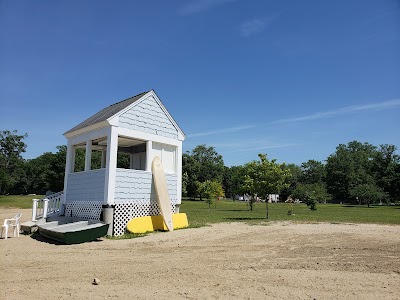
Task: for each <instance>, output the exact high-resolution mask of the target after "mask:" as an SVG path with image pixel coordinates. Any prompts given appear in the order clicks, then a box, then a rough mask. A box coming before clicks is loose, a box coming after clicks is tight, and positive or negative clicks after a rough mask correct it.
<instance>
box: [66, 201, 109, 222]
mask: <svg viewBox="0 0 400 300" xmlns="http://www.w3.org/2000/svg"><path fill="white" fill-rule="evenodd" d="M102 204H103V203H102V202H99V201H74V202H69V203H67V204H66V206H65V216H66V217H74V218H81V219H87V220H100V214H101V211H102Z"/></svg>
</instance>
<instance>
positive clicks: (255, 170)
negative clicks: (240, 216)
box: [244, 154, 291, 219]
mask: <svg viewBox="0 0 400 300" xmlns="http://www.w3.org/2000/svg"><path fill="white" fill-rule="evenodd" d="M258 157H259V159H260V160H258V161H252V162H250V163H248V164H246V165H245V170H246V174H245V176H244V184H245V187H246V189H247V190H248V192H249V193H251V195H253V199H257V195H258V196H262V197H263V198H264V199H267V197H268V195H269V194H279V193H280V191H281V190H283V189H284V188H287V187H288V183H287V182H288V179H289V178H290V176H291V173H290V171H289V170H288V168H286V166H285V164H278V163H277V162H276V159H272V160H268V158H267V155H266V154H259V155H258ZM252 202H253V201H250V203H251V204H250V205H251V206H250V209H252ZM265 202H266V219H268V217H269V216H268V213H269V212H268V201H267V200H266V201H265Z"/></svg>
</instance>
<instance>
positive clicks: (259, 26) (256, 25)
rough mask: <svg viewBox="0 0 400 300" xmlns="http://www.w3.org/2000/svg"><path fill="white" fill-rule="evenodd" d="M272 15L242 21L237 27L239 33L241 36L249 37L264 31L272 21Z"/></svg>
mask: <svg viewBox="0 0 400 300" xmlns="http://www.w3.org/2000/svg"><path fill="white" fill-rule="evenodd" d="M274 19H275V18H274V17H268V18H255V19H252V20H249V21H246V22H244V23H242V24H241V25H240V27H239V31H240V35H241V36H242V37H249V36H252V35H256V34H259V33H261V32H262V31H264V30H265V29H266V28H267V26H268V25H269V24H271V23H272V21H273V20H274Z"/></svg>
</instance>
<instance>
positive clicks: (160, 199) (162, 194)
mask: <svg viewBox="0 0 400 300" xmlns="http://www.w3.org/2000/svg"><path fill="white" fill-rule="evenodd" d="M151 171H152V172H153V181H154V187H155V191H156V196H157V203H158V206H159V208H160V212H161V215H162V217H163V219H164V223H165V225H166V226H167V228H168V230H169V231H173V230H174V225H173V222H172V208H171V200H170V199H169V194H168V188H167V179H166V178H165V174H164V168H163V166H162V164H161V160H160V158H159V157H158V156H156V157H154V159H153V162H152V165H151Z"/></svg>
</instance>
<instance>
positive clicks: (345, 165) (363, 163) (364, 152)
mask: <svg viewBox="0 0 400 300" xmlns="http://www.w3.org/2000/svg"><path fill="white" fill-rule="evenodd" d="M375 155H376V147H375V146H373V145H371V144H368V143H364V144H363V143H360V142H357V141H352V142H350V143H348V144H347V145H344V144H340V145H339V146H338V147H336V152H335V153H333V154H332V155H330V156H329V157H328V159H327V164H326V183H327V188H328V192H329V193H331V194H332V195H333V197H334V198H335V199H349V198H350V197H351V195H350V190H351V189H352V188H354V187H356V186H358V185H360V184H374V177H373V174H372V161H373V158H374V157H375Z"/></svg>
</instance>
